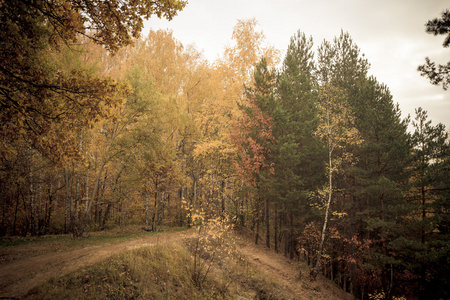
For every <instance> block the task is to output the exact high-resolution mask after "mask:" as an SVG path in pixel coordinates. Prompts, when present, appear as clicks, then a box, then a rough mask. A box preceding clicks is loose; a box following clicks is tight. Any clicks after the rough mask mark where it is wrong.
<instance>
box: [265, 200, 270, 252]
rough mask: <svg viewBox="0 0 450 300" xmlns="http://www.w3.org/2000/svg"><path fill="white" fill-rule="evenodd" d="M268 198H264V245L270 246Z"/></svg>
mask: <svg viewBox="0 0 450 300" xmlns="http://www.w3.org/2000/svg"><path fill="white" fill-rule="evenodd" d="M269 204H270V203H269V199H268V198H266V219H265V221H266V246H267V248H270V217H269V216H270V206H269Z"/></svg>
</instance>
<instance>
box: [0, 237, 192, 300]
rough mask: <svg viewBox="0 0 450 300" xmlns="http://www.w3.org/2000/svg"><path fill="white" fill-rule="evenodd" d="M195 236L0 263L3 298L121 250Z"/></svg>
mask: <svg viewBox="0 0 450 300" xmlns="http://www.w3.org/2000/svg"><path fill="white" fill-rule="evenodd" d="M193 233H195V230H190V231H184V232H175V233H161V234H156V235H151V236H148V237H145V238H140V239H134V240H129V241H125V242H120V243H115V244H105V245H100V246H92V247H86V248H82V249H78V250H73V251H69V252H60V253H47V254H43V255H38V256H33V257H20V258H19V259H17V260H12V261H2V262H0V299H16V298H21V297H23V296H24V295H26V294H27V293H28V291H29V290H30V289H32V288H34V287H36V286H38V285H40V284H42V283H44V282H45V281H46V280H48V279H50V278H52V277H59V276H62V275H65V274H67V273H70V272H72V271H75V270H77V269H79V268H82V267H86V266H89V265H92V264H95V263H98V262H101V261H103V260H105V259H107V258H109V257H110V256H112V255H115V254H118V253H120V252H122V251H125V250H130V249H136V248H140V247H146V246H151V245H156V244H158V243H166V242H168V241H174V240H179V239H183V238H184V237H186V236H188V235H192V234H193Z"/></svg>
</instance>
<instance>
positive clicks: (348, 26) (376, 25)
mask: <svg viewBox="0 0 450 300" xmlns="http://www.w3.org/2000/svg"><path fill="white" fill-rule="evenodd" d="M445 8H449V9H450V3H449V2H448V0H446V1H443V0H374V1H372V0H370V1H368V0H326V1H325V0H307V1H306V0H189V3H188V5H187V6H186V7H185V9H184V10H183V11H181V12H179V14H178V16H176V17H175V18H174V19H173V20H172V21H170V22H168V21H166V20H160V19H158V18H152V19H151V20H149V21H148V22H146V25H145V28H144V32H143V34H144V35H146V34H147V33H148V31H149V30H150V29H152V30H157V29H171V30H173V35H174V37H175V38H176V39H177V40H179V41H180V42H181V43H182V44H183V45H188V44H195V46H196V48H197V49H198V50H200V51H202V52H203V54H204V56H205V58H207V59H208V60H209V61H210V62H212V61H214V60H215V59H216V58H218V57H219V56H221V55H222V54H223V50H224V47H225V46H226V45H227V44H230V42H231V34H232V31H233V27H234V25H235V24H236V21H237V20H238V19H250V18H255V19H256V20H258V24H259V27H258V29H259V30H262V31H263V32H264V34H265V36H266V41H267V43H269V44H271V45H273V46H275V48H277V49H279V50H281V52H282V56H283V58H284V55H285V52H286V49H287V46H288V44H289V40H290V38H291V36H293V35H294V34H295V33H296V32H297V30H301V31H302V32H304V33H305V34H306V35H307V36H312V37H313V39H314V44H315V46H316V47H317V46H319V45H320V44H321V43H322V41H323V40H324V39H326V40H329V41H332V40H333V38H334V37H336V36H339V34H340V31H341V29H343V30H344V31H347V32H348V33H349V34H350V36H351V37H352V39H353V41H354V42H355V43H356V45H357V46H358V47H359V48H360V49H361V52H362V53H364V54H365V56H366V58H367V59H368V61H369V63H370V64H371V68H370V70H369V73H370V74H371V75H374V76H375V77H376V78H377V79H378V81H379V82H382V83H385V84H386V85H387V86H388V87H389V89H390V90H391V93H392V95H393V97H394V102H396V103H399V105H400V109H401V111H402V114H403V116H404V117H406V116H407V115H408V114H410V115H411V117H412V118H414V116H415V113H414V109H415V108H417V107H419V106H421V107H423V108H424V109H425V110H427V111H428V116H429V118H430V119H431V120H432V121H433V124H434V125H436V124H437V123H439V122H441V123H443V124H445V125H446V127H447V129H450V89H449V90H448V91H444V90H443V89H442V87H439V86H432V85H431V84H430V83H429V81H428V80H427V79H426V78H424V77H421V76H420V74H419V72H417V66H418V65H421V64H423V63H424V61H425V57H426V56H429V57H430V58H431V60H432V61H436V62H437V63H440V64H445V63H447V62H448V61H450V49H449V48H443V47H442V43H443V41H444V36H433V35H431V34H427V33H425V26H424V24H425V23H426V22H427V21H428V20H430V19H433V18H436V17H440V16H441V13H442V11H443V10H444V9H445Z"/></svg>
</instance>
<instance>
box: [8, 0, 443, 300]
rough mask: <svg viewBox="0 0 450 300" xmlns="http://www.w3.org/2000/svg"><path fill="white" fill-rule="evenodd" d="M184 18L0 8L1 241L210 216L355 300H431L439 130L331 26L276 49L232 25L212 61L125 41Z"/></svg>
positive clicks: (161, 40) (33, 4)
mask: <svg viewBox="0 0 450 300" xmlns="http://www.w3.org/2000/svg"><path fill="white" fill-rule="evenodd" d="M131 3H133V5H130V4H131ZM185 5H188V4H187V1H182V0H158V1H153V2H150V1H146V0H136V1H119V0H112V1H106V2H105V1H101V0H80V1H78V0H62V1H49V0H38V1H25V0H13V1H10V0H1V1H0V7H1V10H0V19H1V22H0V41H1V43H0V48H1V51H0V105H1V111H0V120H1V122H0V124H1V125H0V137H1V144H0V220H1V221H0V236H1V237H6V236H27V235H31V236H39V235H49V234H72V235H73V236H74V238H81V237H83V236H85V235H86V234H87V233H88V232H91V231H97V230H104V229H107V228H112V227H117V226H125V225H128V224H142V226H145V227H146V228H148V229H149V230H157V229H158V228H160V226H163V225H164V226H195V225H198V223H199V222H201V221H202V220H207V219H213V218H220V219H221V220H223V222H227V223H230V224H233V225H234V226H236V227H242V228H246V229H248V230H250V231H251V232H252V234H253V238H254V243H258V244H259V243H261V244H264V245H266V246H267V247H269V248H273V249H274V251H276V252H280V253H284V255H285V256H287V257H289V258H290V259H302V260H306V261H307V262H308V264H309V265H310V266H311V276H312V277H315V276H317V275H318V274H321V276H325V277H327V278H329V279H330V280H331V281H334V282H335V283H336V284H338V285H339V286H340V287H342V289H344V290H346V291H348V292H351V293H352V294H353V295H355V297H358V298H364V299H367V297H368V296H367V295H375V294H376V295H377V297H378V298H373V299H384V298H385V299H401V297H406V298H408V299H410V298H413V299H415V298H418V299H448V298H449V297H450V291H449V288H448V287H449V286H450V279H449V274H450V267H449V265H450V264H449V263H450V243H449V239H450V235H449V234H450V232H449V229H450V139H449V136H448V129H446V128H445V126H444V125H443V124H441V123H439V124H433V123H432V120H430V119H429V118H428V116H427V111H426V107H423V108H421V107H418V108H417V109H416V114H415V116H411V117H409V118H406V119H402V117H401V111H400V108H399V106H398V105H397V104H396V103H395V102H394V99H393V97H392V95H391V93H390V91H389V88H388V86H387V85H385V84H383V83H380V82H378V81H377V79H376V78H375V77H373V76H369V75H368V73H369V68H370V63H369V61H368V60H367V59H366V58H365V57H364V55H363V53H362V52H361V49H360V48H358V46H357V45H356V43H355V41H353V40H352V38H351V36H350V34H349V33H348V32H345V31H343V30H342V31H341V32H340V34H339V35H338V36H336V37H335V38H334V39H333V40H332V41H323V42H321V43H320V44H319V45H318V46H315V44H314V42H313V37H309V36H308V35H307V33H304V32H302V31H301V30H299V31H297V32H296V33H294V34H293V36H292V38H291V39H290V41H286V44H287V47H286V49H285V50H284V52H280V51H278V50H276V49H275V48H274V47H273V46H271V45H269V44H267V43H266V39H265V36H264V33H263V32H262V31H260V30H259V28H258V22H257V20H255V19H246V20H237V22H236V25H235V27H234V29H233V33H232V36H231V40H230V43H229V45H228V46H227V47H226V48H225V49H224V51H223V54H222V55H221V56H220V57H219V58H217V59H216V60H215V61H213V62H209V61H207V60H206V59H205V58H204V57H203V56H202V53H201V52H200V51H199V50H198V49H196V48H195V47H194V46H191V45H190V46H185V45H182V44H181V43H180V42H179V41H177V39H176V37H174V36H173V32H171V31H168V30H166V31H164V30H158V31H153V30H150V32H149V34H148V35H147V36H142V37H141V36H140V32H141V30H142V27H143V19H146V18H149V17H163V18H167V19H169V20H170V19H172V18H173V17H176V14H177V12H178V11H180V10H182V9H183V7H185ZM445 16H446V15H445V14H444V17H445ZM425 21H426V20H424V22H425ZM447 28H448V25H447ZM444 34H445V33H444ZM428 63H430V62H429V61H428ZM423 70H425V67H423ZM425 71H426V70H425ZM444 88H445V86H444ZM199 215H201V216H202V217H201V218H199V217H198V216H199ZM373 297H375V296H373Z"/></svg>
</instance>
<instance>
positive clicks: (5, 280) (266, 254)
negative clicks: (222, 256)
mask: <svg viewBox="0 0 450 300" xmlns="http://www.w3.org/2000/svg"><path fill="white" fill-rule="evenodd" d="M195 234H196V231H195V230H185V231H180V232H161V233H157V234H152V235H145V236H144V237H142V236H139V237H136V238H133V239H130V240H125V241H119V242H107V243H106V244H99V245H95V246H86V247H83V248H79V249H75V250H71V249H61V247H57V246H55V245H56V244H55V243H53V242H43V243H25V244H23V245H14V246H2V247H0V299H20V298H22V297H24V296H26V295H27V293H28V292H29V291H30V290H32V289H33V288H36V287H38V286H40V285H42V284H43V283H45V282H46V281H48V280H49V279H51V278H58V277H61V276H63V275H65V274H68V273H71V272H74V271H76V270H79V269H82V268H85V267H88V266H91V265H94V264H97V263H100V262H102V261H104V260H106V259H108V258H110V257H112V256H114V255H116V254H119V253H121V252H124V251H126V250H132V249H138V248H143V247H151V246H154V245H158V244H164V243H168V242H174V241H175V242H178V241H181V240H182V239H185V238H188V237H192V236H194V235H195ZM236 245H237V250H238V251H239V252H240V253H241V255H242V256H243V257H245V258H246V260H247V261H248V262H249V263H251V264H252V265H253V266H255V267H256V268H257V269H258V270H259V271H260V272H261V273H263V274H264V276H267V277H269V278H271V279H272V280H276V281H277V282H279V283H280V285H281V286H282V287H283V290H284V295H283V297H284V298H286V297H288V298H290V299H353V298H352V297H351V296H350V295H349V294H348V293H345V292H344V291H343V290H341V289H340V288H339V287H337V286H336V285H335V284H333V283H332V282H330V281H328V280H327V279H325V278H321V277H319V278H318V279H317V280H316V281H311V280H310V279H309V276H308V275H307V272H306V271H302V273H304V275H303V276H299V274H300V270H302V269H305V265H301V263H299V262H292V261H290V260H289V259H287V258H285V257H284V256H283V255H281V254H277V253H274V252H273V251H272V250H270V249H267V248H265V247H263V246H260V245H254V244H253V243H252V242H251V241H250V240H249V239H248V238H246V237H244V236H242V235H238V236H237V238H236ZM243 299H246V298H243Z"/></svg>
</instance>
